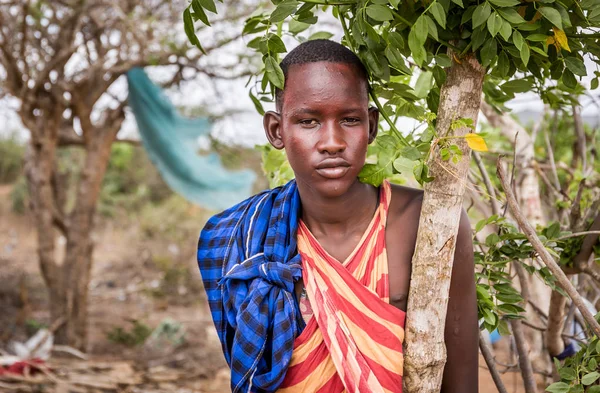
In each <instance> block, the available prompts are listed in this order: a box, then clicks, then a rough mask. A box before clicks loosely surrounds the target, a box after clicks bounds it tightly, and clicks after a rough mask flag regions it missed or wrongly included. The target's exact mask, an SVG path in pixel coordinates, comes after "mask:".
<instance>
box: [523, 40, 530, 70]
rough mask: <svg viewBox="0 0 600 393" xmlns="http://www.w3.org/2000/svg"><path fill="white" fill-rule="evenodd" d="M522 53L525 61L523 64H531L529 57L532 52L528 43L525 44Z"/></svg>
mask: <svg viewBox="0 0 600 393" xmlns="http://www.w3.org/2000/svg"><path fill="white" fill-rule="evenodd" d="M520 52H521V60H523V64H525V65H527V63H529V55H530V54H531V52H530V51H529V45H528V44H526V43H525V44H523V46H522V47H521V51H520Z"/></svg>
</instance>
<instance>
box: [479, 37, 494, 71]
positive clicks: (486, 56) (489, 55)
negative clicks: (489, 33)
mask: <svg viewBox="0 0 600 393" xmlns="http://www.w3.org/2000/svg"><path fill="white" fill-rule="evenodd" d="M497 50H498V44H496V40H495V39H490V40H487V42H486V43H485V44H484V45H483V47H482V48H481V65H482V66H483V67H487V66H489V65H490V64H491V63H492V61H493V60H494V58H495V57H496V52H497Z"/></svg>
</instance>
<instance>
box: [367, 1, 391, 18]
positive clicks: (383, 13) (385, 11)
mask: <svg viewBox="0 0 600 393" xmlns="http://www.w3.org/2000/svg"><path fill="white" fill-rule="evenodd" d="M367 15H369V16H370V17H371V18H373V19H375V20H376V21H378V22H386V21H388V20H392V19H394V15H392V11H390V9H389V8H387V7H386V6H383V5H379V4H371V5H370V6H368V7H367Z"/></svg>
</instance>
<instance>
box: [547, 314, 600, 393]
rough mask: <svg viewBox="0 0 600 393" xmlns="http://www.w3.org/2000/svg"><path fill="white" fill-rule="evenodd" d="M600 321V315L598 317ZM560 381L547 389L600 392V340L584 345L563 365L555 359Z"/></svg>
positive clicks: (555, 392) (552, 392)
mask: <svg viewBox="0 0 600 393" xmlns="http://www.w3.org/2000/svg"><path fill="white" fill-rule="evenodd" d="M596 320H600V314H597V315H596ZM554 364H555V366H556V369H557V370H558V374H559V375H560V381H559V382H555V383H553V384H552V385H550V386H548V387H547V388H546V391H547V392H550V393H568V392H580V393H583V392H586V393H599V392H600V367H598V365H599V364H600V340H598V337H594V338H593V339H592V340H591V341H590V342H589V344H587V345H585V344H584V345H582V347H581V349H580V350H579V351H578V352H577V354H575V356H573V357H570V358H567V359H566V360H565V361H564V362H563V364H561V362H560V361H558V360H557V359H554Z"/></svg>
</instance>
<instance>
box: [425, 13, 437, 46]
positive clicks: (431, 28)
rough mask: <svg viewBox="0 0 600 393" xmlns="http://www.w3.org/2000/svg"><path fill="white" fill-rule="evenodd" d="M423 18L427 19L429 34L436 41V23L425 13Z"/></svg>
mask: <svg viewBox="0 0 600 393" xmlns="http://www.w3.org/2000/svg"><path fill="white" fill-rule="evenodd" d="M425 20H426V21H427V31H429V35H430V36H431V37H432V38H433V39H434V40H436V41H437V40H439V37H438V32H437V25H436V24H435V22H434V21H433V19H431V18H430V17H429V15H425Z"/></svg>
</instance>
